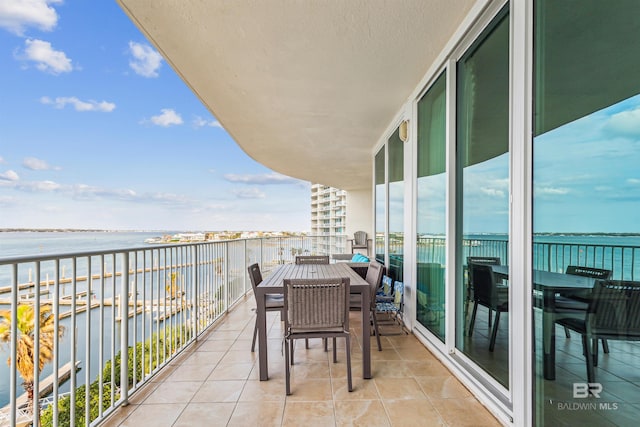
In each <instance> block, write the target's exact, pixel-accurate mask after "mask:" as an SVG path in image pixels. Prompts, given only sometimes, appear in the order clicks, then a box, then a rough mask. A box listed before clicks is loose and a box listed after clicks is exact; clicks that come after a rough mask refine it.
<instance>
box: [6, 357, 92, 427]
mask: <svg viewBox="0 0 640 427" xmlns="http://www.w3.org/2000/svg"><path fill="white" fill-rule="evenodd" d="M73 367H74V363H72V362H68V363H66V364H64V365H63V366H61V367H60V369H58V385H60V384H62V383H64V382H65V381H67V380H68V379H69V378H71V370H72V368H73ZM79 369H80V361H76V363H75V371H76V372H77V371H78V370H79ZM54 379H55V374H51V375H49V376H48V377H47V378H45V379H43V380H42V381H40V391H39V393H38V395H39V396H40V397H41V398H42V397H46V396H48V395H50V394H51V393H52V392H53V383H54ZM28 403H29V402H28V398H27V393H23V394H21V395H20V396H18V397H17V398H16V408H18V409H19V413H18V417H17V418H18V419H17V425H19V426H20V425H25V426H26V425H28V424H30V423H31V415H29V414H28V413H27V412H26V411H24V408H26V407H27V405H28ZM9 411H11V404H8V405H6V406H5V407H4V408H2V409H0V426H5V425H6V426H8V425H9V419H10V418H9V416H8V415H9Z"/></svg>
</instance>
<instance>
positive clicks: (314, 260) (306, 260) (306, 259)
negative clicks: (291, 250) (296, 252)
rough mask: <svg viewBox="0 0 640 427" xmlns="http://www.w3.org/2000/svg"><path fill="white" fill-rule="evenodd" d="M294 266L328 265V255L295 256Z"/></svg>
mask: <svg viewBox="0 0 640 427" xmlns="http://www.w3.org/2000/svg"><path fill="white" fill-rule="evenodd" d="M296 264H329V255H304V256H296Z"/></svg>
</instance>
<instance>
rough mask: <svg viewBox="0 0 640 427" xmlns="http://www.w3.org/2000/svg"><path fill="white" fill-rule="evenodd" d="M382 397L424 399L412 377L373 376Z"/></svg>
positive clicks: (424, 396)
mask: <svg viewBox="0 0 640 427" xmlns="http://www.w3.org/2000/svg"><path fill="white" fill-rule="evenodd" d="M373 381H375V383H376V387H377V388H378V392H379V393H380V396H381V397H382V399H385V400H386V399H390V400H400V399H426V398H427V396H426V395H425V394H424V392H423V391H422V389H421V388H420V385H419V384H418V382H417V381H416V380H415V379H413V378H374V380H373Z"/></svg>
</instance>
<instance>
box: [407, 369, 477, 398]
mask: <svg viewBox="0 0 640 427" xmlns="http://www.w3.org/2000/svg"><path fill="white" fill-rule="evenodd" d="M416 381H418V384H420V387H422V390H423V391H424V393H425V394H426V395H427V397H433V398H435V399H439V398H440V399H465V398H467V397H470V396H471V392H469V390H467V388H466V387H465V386H463V385H462V383H461V382H460V381H458V380H457V379H456V378H455V377H453V376H451V375H449V376H442V377H436V376H430V377H416Z"/></svg>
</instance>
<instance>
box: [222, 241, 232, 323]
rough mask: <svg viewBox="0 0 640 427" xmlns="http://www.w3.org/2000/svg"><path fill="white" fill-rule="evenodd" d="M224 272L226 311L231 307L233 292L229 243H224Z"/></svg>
mask: <svg viewBox="0 0 640 427" xmlns="http://www.w3.org/2000/svg"><path fill="white" fill-rule="evenodd" d="M222 253H223V256H222V260H223V263H224V264H223V270H222V283H224V292H225V298H224V301H225V305H224V311H228V310H229V306H230V305H231V303H230V301H231V292H229V258H228V257H229V242H224V250H223V252H222Z"/></svg>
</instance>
